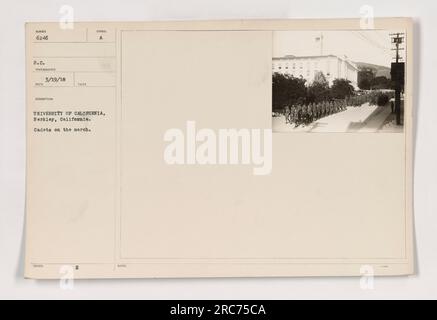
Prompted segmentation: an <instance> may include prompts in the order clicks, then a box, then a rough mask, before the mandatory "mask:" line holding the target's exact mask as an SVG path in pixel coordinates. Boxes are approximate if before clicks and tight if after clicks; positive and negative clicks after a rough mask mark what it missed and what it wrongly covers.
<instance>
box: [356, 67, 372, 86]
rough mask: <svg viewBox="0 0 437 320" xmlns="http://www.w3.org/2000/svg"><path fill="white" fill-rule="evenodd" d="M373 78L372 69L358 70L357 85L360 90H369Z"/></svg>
mask: <svg viewBox="0 0 437 320" xmlns="http://www.w3.org/2000/svg"><path fill="white" fill-rule="evenodd" d="M374 78H375V74H374V71H373V70H372V69H365V70H361V71H358V87H359V88H360V89H361V90H370V89H371V88H370V86H371V84H372V81H373V79H374Z"/></svg>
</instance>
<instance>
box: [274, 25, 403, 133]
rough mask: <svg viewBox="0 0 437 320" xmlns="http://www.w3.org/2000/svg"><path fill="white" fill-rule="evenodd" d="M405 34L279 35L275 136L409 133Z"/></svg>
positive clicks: (379, 32) (316, 32)
mask: <svg viewBox="0 0 437 320" xmlns="http://www.w3.org/2000/svg"><path fill="white" fill-rule="evenodd" d="M405 45H406V42H405V31H403V30H360V29H357V30H341V31H326V30H325V31H275V32H274V33H273V58H272V90H273V92H272V126H273V131H274V132H367V133H369V132H385V133H389V132H390V133H399V132H403V121H404V120H403V118H404V116H403V115H404V94H405V86H404V85H405V80H404V79H405V71H404V70H405V61H406V57H405V55H406V50H405Z"/></svg>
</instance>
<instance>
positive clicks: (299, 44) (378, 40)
mask: <svg viewBox="0 0 437 320" xmlns="http://www.w3.org/2000/svg"><path fill="white" fill-rule="evenodd" d="M396 32H401V31H398V30H390V31H388V30H353V31H323V32H321V31H275V32H274V33H273V57H281V56H284V55H295V56H316V55H320V54H321V44H320V41H316V38H317V37H320V36H321V34H323V55H328V54H333V55H337V56H341V57H343V56H344V55H346V56H347V57H348V58H349V59H350V60H352V61H356V62H366V63H372V64H377V65H382V66H386V67H390V64H391V62H392V61H393V59H392V57H395V55H396V53H395V51H392V50H391V48H394V45H392V44H391V39H390V36H389V35H390V34H391V33H396ZM403 54H404V51H401V56H403Z"/></svg>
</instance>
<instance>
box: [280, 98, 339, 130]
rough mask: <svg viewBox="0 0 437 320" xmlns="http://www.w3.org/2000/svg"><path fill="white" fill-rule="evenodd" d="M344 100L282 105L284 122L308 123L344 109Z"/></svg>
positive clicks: (297, 124) (296, 125)
mask: <svg viewBox="0 0 437 320" xmlns="http://www.w3.org/2000/svg"><path fill="white" fill-rule="evenodd" d="M346 105H347V101H346V100H334V101H323V102H318V103H310V104H308V105H305V104H296V105H291V106H289V105H287V106H284V115H285V123H287V124H288V123H289V124H293V123H294V124H295V127H298V126H300V125H308V124H310V123H312V122H314V121H316V120H318V119H320V118H323V117H327V116H329V115H331V114H334V113H338V112H341V111H344V110H346Z"/></svg>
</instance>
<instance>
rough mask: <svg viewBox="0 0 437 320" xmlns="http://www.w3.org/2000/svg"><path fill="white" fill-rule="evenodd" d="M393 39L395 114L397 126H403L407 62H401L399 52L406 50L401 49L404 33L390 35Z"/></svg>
mask: <svg viewBox="0 0 437 320" xmlns="http://www.w3.org/2000/svg"><path fill="white" fill-rule="evenodd" d="M390 37H391V39H392V44H394V45H395V48H394V49H392V50H395V51H396V57H395V61H396V62H394V63H392V65H391V78H392V80H393V81H394V82H395V113H396V124H397V125H400V124H401V90H402V87H403V86H404V82H405V80H404V79H405V62H400V60H401V57H400V55H399V51H401V50H404V48H401V44H402V43H404V38H405V37H404V34H403V33H399V32H398V33H393V34H390Z"/></svg>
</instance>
